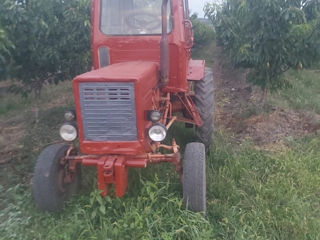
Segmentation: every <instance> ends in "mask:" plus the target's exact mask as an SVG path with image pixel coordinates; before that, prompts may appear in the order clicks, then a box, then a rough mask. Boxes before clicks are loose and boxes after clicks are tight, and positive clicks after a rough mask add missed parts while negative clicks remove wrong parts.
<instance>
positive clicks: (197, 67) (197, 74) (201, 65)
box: [187, 60, 205, 81]
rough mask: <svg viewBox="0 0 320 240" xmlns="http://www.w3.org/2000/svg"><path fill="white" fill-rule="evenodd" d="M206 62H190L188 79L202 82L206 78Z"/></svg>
mask: <svg viewBox="0 0 320 240" xmlns="http://www.w3.org/2000/svg"><path fill="white" fill-rule="evenodd" d="M204 70H205V61H204V60H190V61H189V67H188V73H187V79H188V80H192V81H197V80H201V79H203V77H204Z"/></svg>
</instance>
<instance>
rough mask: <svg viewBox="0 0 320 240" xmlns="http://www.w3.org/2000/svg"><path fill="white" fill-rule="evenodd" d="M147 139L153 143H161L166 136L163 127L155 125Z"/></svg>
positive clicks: (165, 130)
mask: <svg viewBox="0 0 320 240" xmlns="http://www.w3.org/2000/svg"><path fill="white" fill-rule="evenodd" d="M148 133H149V137H150V139H151V140H152V141H154V142H161V141H163V140H164V139H165V138H166V136H167V129H166V127H165V126H163V125H160V124H156V125H153V126H152V127H151V128H150V129H149V131H148Z"/></svg>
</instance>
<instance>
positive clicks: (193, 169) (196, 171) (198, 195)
mask: <svg viewBox="0 0 320 240" xmlns="http://www.w3.org/2000/svg"><path fill="white" fill-rule="evenodd" d="M182 184H183V203H184V205H185V206H186V207H187V208H188V209H190V210H191V211H193V212H202V213H203V214H205V213H206V150H205V146H204V144H202V143H189V144H187V146H186V150H185V154H184V160H183V176H182Z"/></svg>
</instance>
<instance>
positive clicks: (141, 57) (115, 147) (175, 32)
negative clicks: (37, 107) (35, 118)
mask: <svg viewBox="0 0 320 240" xmlns="http://www.w3.org/2000/svg"><path fill="white" fill-rule="evenodd" d="M91 40H92V46H91V48H92V55H93V70H92V71H90V72H87V73H85V74H82V75H80V76H77V77H76V78H75V79H74V80H73V82H72V84H73V94H74V100H75V111H68V112H66V113H65V116H64V117H65V120H66V123H64V124H63V125H62V126H61V128H60V135H61V137H62V139H63V140H64V142H63V143H58V144H53V145H50V146H48V147H46V148H45V149H44V150H43V151H42V153H41V154H40V156H39V157H38V160H37V163H36V167H35V173H34V178H33V186H32V190H33V196H34V200H35V203H36V206H37V207H38V208H39V209H41V210H45V211H58V210H60V209H61V208H62V206H63V202H64V201H65V200H66V199H67V198H68V197H69V196H70V195H71V194H72V193H73V192H74V190H75V189H76V187H77V185H78V184H79V173H80V166H81V165H83V166H95V167H96V169H97V182H98V189H99V190H101V195H103V196H105V195H107V194H108V189H109V187H110V186H111V185H112V184H113V185H114V187H115V194H116V196H117V197H121V196H123V195H124V194H125V192H126V188H127V185H128V169H129V168H146V167H147V165H148V164H154V163H163V162H166V163H172V164H173V165H174V166H175V171H176V172H177V173H178V174H179V175H180V177H181V181H182V184H183V202H184V204H185V205H186V206H187V207H188V208H189V209H190V210H192V211H195V212H205V210H206V173H205V156H206V151H205V146H209V145H210V143H211V141H212V132H213V101H214V99H213V76H212V72H211V71H210V69H206V68H205V61H204V60H192V59H191V57H190V55H191V54H190V49H191V47H192V45H193V36H192V24H191V22H190V20H189V11H188V2H187V0H171V1H170V0H162V1H161V0H93V1H92V39H91ZM175 122H183V123H185V124H186V126H195V128H196V131H197V135H198V136H199V139H200V141H201V142H202V143H189V144H187V146H186V150H185V153H184V159H183V163H182V162H181V155H180V152H179V146H178V145H177V143H176V141H175V140H174V139H173V140H172V143H171V144H170V145H166V144H164V143H163V141H164V140H165V139H166V137H167V132H168V131H169V129H170V127H171V126H172V125H173V124H174V123H175ZM76 142H79V144H76ZM78 145H79V149H78V148H77V146H78Z"/></svg>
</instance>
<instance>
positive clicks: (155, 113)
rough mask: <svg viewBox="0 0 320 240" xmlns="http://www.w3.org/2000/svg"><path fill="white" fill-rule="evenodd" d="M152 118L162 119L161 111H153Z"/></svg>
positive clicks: (154, 119) (156, 120) (155, 120)
mask: <svg viewBox="0 0 320 240" xmlns="http://www.w3.org/2000/svg"><path fill="white" fill-rule="evenodd" d="M150 119H151V121H152V122H158V121H159V120H160V119H161V113H160V112H159V111H152V112H151V113H150Z"/></svg>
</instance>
